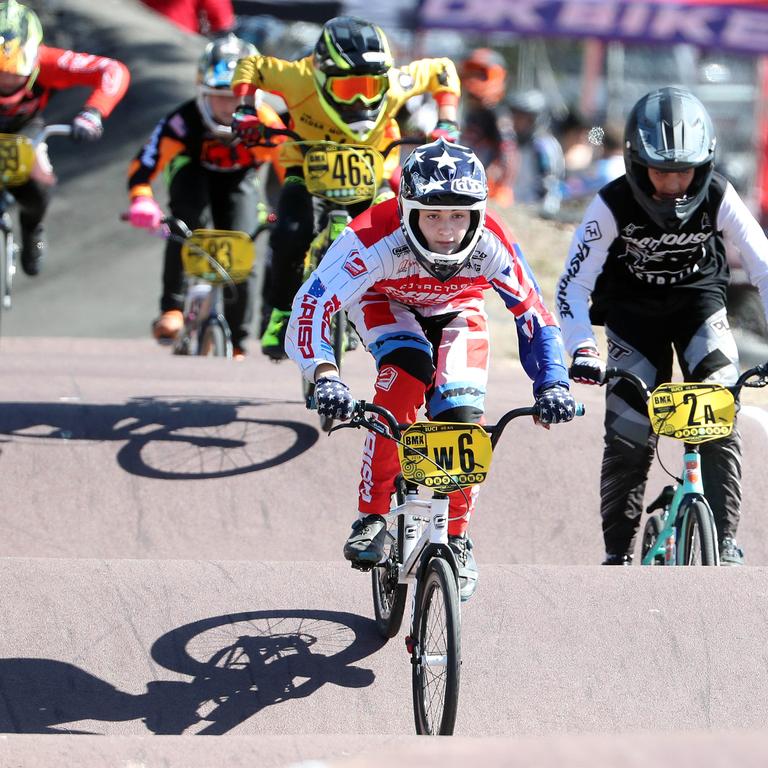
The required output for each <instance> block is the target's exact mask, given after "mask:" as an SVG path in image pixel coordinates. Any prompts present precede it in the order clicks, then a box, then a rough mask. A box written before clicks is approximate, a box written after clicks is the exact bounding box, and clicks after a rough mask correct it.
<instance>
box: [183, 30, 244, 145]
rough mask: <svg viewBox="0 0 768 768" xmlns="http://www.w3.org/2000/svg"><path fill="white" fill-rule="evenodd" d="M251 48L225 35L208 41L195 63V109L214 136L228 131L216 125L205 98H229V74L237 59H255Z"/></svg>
mask: <svg viewBox="0 0 768 768" xmlns="http://www.w3.org/2000/svg"><path fill="white" fill-rule="evenodd" d="M257 53H258V50H257V49H256V46H255V45H251V43H248V42H246V41H245V40H241V39H240V38H239V37H236V36H235V35H233V34H231V33H230V34H225V35H222V36H221V37H217V38H215V39H214V40H211V41H210V42H209V43H208V44H207V45H206V46H205V50H204V51H203V53H202V55H201V56H200V60H199V61H198V64H197V106H198V109H199V110H200V114H201V115H202V118H203V121H204V122H205V124H206V126H207V127H208V129H209V130H210V131H212V132H213V133H215V134H216V135H217V136H220V137H226V136H230V135H231V133H232V129H231V128H230V126H228V125H222V124H221V123H219V122H218V121H217V120H216V119H215V117H214V116H213V113H212V112H211V108H210V106H209V104H208V99H207V97H208V96H216V95H226V96H232V95H233V94H232V75H233V74H234V72H235V67H236V66H237V62H238V60H239V59H243V58H245V57H246V56H255V55H256V54H257Z"/></svg>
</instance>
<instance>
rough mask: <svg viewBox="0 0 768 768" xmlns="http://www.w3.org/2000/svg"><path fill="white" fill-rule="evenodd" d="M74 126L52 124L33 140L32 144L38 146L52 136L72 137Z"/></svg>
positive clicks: (45, 127)
mask: <svg viewBox="0 0 768 768" xmlns="http://www.w3.org/2000/svg"><path fill="white" fill-rule="evenodd" d="M71 135H72V126H71V125H69V124H68V123H52V124H51V125H46V126H44V127H43V129H42V130H41V131H39V132H38V133H37V134H36V135H35V137H34V138H33V139H32V143H33V144H34V145H35V146H37V145H38V144H42V143H43V142H44V141H46V140H47V139H48V138H49V137H50V136H71Z"/></svg>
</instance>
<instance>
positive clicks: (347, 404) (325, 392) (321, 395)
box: [315, 376, 355, 421]
mask: <svg viewBox="0 0 768 768" xmlns="http://www.w3.org/2000/svg"><path fill="white" fill-rule="evenodd" d="M315 402H316V403H317V412H318V413H319V414H320V415H321V416H328V417H329V418H332V419H339V420H340V421H348V420H349V419H351V418H352V412H353V411H354V408H355V401H354V399H353V398H352V395H351V394H350V391H349V387H348V386H347V385H346V384H345V383H344V382H343V381H342V380H341V379H340V378H339V377H338V376H324V377H323V378H321V379H318V380H317V382H316V383H315Z"/></svg>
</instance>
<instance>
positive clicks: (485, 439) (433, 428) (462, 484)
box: [397, 421, 493, 493]
mask: <svg viewBox="0 0 768 768" xmlns="http://www.w3.org/2000/svg"><path fill="white" fill-rule="evenodd" d="M402 442H403V443H405V445H398V446H397V452H398V454H399V456H400V466H401V467H402V471H403V477H404V478H405V479H406V480H410V481H411V482H414V483H417V484H418V485H423V486H425V487H427V488H431V489H432V490H433V491H440V492H442V493H450V492H451V491H455V490H458V488H468V487H469V486H472V485H478V484H479V483H482V482H483V481H484V480H485V478H486V477H487V475H488V469H489V468H490V466H491V457H492V456H493V448H492V447H491V438H490V435H489V434H488V433H487V432H486V431H485V430H484V429H483V428H482V427H481V426H479V425H478V424H451V423H442V422H435V421H418V422H416V423H415V424H412V425H411V426H410V427H408V429H406V430H405V432H404V433H403V440H402Z"/></svg>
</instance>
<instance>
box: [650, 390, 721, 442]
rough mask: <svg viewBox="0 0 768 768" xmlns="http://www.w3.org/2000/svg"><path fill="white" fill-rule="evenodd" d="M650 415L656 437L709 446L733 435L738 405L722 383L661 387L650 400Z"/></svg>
mask: <svg viewBox="0 0 768 768" xmlns="http://www.w3.org/2000/svg"><path fill="white" fill-rule="evenodd" d="M648 416H649V417H650V419H651V427H652V428H653V431H654V432H655V433H656V434H657V435H661V436H663V437H672V438H674V439H675V440H682V441H683V442H686V443H706V442H708V441H709V440H719V439H720V438H721V437H727V436H728V435H730V434H731V432H732V431H733V422H734V419H735V418H736V404H735V402H734V400H733V395H732V394H731V392H730V391H729V390H728V389H726V388H725V387H723V386H721V385H720V384H693V383H685V384H683V383H678V384H671V383H670V384H662V385H661V386H659V387H657V388H656V389H655V390H654V391H653V393H652V394H651V398H650V400H648Z"/></svg>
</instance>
